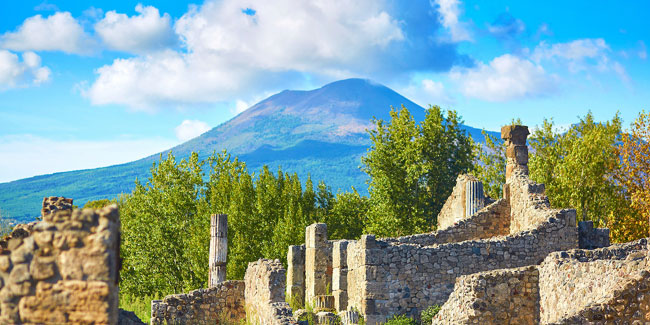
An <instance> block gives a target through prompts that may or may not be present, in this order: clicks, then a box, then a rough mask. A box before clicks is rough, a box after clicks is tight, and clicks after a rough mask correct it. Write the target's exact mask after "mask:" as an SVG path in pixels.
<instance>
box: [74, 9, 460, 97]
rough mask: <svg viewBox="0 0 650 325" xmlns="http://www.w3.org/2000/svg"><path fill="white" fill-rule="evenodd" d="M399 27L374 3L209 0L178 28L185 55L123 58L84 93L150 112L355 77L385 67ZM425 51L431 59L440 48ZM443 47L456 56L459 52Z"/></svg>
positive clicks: (400, 32)
mask: <svg viewBox="0 0 650 325" xmlns="http://www.w3.org/2000/svg"><path fill="white" fill-rule="evenodd" d="M246 8H250V9H252V10H254V11H255V13H254V14H252V15H251V14H250V13H251V12H249V14H247V13H245V12H243V11H244V10H245V9H246ZM400 24H401V23H400V22H399V21H398V20H397V19H395V18H394V17H392V16H391V15H390V14H389V13H388V12H387V11H386V10H385V8H383V7H382V4H381V3H379V2H376V1H374V0H364V1H354V2H348V1H346V0H339V1H325V2H295V1H290V0H283V1H275V2H268V1H254V2H252V3H251V1H243V0H226V1H219V2H216V1H209V2H206V3H205V4H204V5H203V6H201V7H193V8H192V9H190V11H189V12H188V13H186V14H185V15H184V16H183V17H181V18H180V19H179V20H178V21H177V23H176V24H175V31H176V33H177V34H178V35H179V37H180V39H181V40H182V45H183V47H184V49H183V51H172V50H166V51H160V52H156V53H150V54H147V55H142V56H138V57H134V58H128V59H117V60H115V61H114V62H113V63H112V64H110V65H106V66H103V67H101V68H99V69H97V70H96V72H97V74H98V77H97V79H96V80H95V82H94V83H92V84H91V86H90V88H89V89H86V91H85V94H86V95H87V96H88V97H89V98H90V100H91V102H92V103H93V104H95V105H102V104H110V103H113V104H124V105H128V106H131V107H134V108H144V109H147V108H149V109H151V108H153V107H157V106H161V105H172V106H173V105H184V104H188V103H189V104H194V103H205V102H216V101H224V100H225V101H230V100H235V99H239V98H246V99H248V98H247V96H249V94H251V93H255V92H260V91H269V90H276V89H269V87H275V85H277V81H278V80H284V81H287V80H290V79H291V80H301V78H304V74H305V73H307V74H316V75H321V76H327V75H329V76H337V77H340V76H341V75H344V76H351V75H357V74H356V73H354V72H351V69H354V70H355V71H366V72H367V71H375V70H376V69H383V68H384V64H383V63H384V62H383V61H381V60H382V59H385V58H386V57H387V55H394V53H393V49H392V48H391V46H392V45H393V44H394V43H395V42H403V41H404V37H405V34H404V32H403V30H402V29H401V28H400ZM403 43H404V44H406V42H403ZM424 49H426V50H427V51H425V52H426V53H427V54H426V55H429V56H430V55H432V54H431V53H432V52H433V51H434V50H435V49H432V50H429V49H428V48H426V47H424ZM445 50H449V51H451V52H450V53H451V55H452V57H451V58H453V55H455V52H454V51H455V49H454V48H453V47H451V48H449V49H447V48H445ZM423 52H424V50H423ZM407 53H408V52H407ZM445 59H447V60H449V61H452V60H451V59H448V58H445ZM429 61H430V62H434V61H433V60H429ZM438 61H443V60H438ZM414 64H415V63H414ZM417 64H420V63H417ZM406 69H408V67H405V68H403V69H402V70H406ZM285 87H286V85H285Z"/></svg>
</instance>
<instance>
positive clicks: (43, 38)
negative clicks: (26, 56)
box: [0, 12, 96, 54]
mask: <svg viewBox="0 0 650 325" xmlns="http://www.w3.org/2000/svg"><path fill="white" fill-rule="evenodd" d="M95 46H96V42H95V41H94V40H93V39H92V38H91V37H90V35H88V34H87V33H86V32H84V29H83V27H82V26H81V25H80V24H79V22H78V21H77V20H76V19H74V18H73V17H72V15H70V13H69V12H57V13H55V14H53V15H51V16H49V17H47V18H43V17H42V16H41V15H36V16H33V17H30V18H27V19H25V21H24V22H23V24H22V25H20V27H18V29H17V30H16V31H14V32H7V33H5V34H3V35H2V36H0V47H3V48H6V49H9V50H14V51H63V52H66V53H76V54H89V53H92V52H93V51H94V50H95V49H96V47H95Z"/></svg>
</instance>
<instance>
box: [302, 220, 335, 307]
mask: <svg viewBox="0 0 650 325" xmlns="http://www.w3.org/2000/svg"><path fill="white" fill-rule="evenodd" d="M331 251H332V248H331V244H330V243H329V242H328V241H327V225H326V224H324V223H315V224H313V225H310V226H308V227H307V229H306V231H305V303H312V304H313V303H314V302H313V301H314V297H315V296H322V295H327V294H329V292H328V289H329V290H330V291H331V283H332V254H331Z"/></svg>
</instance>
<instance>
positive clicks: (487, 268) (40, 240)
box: [0, 126, 650, 324]
mask: <svg viewBox="0 0 650 325" xmlns="http://www.w3.org/2000/svg"><path fill="white" fill-rule="evenodd" d="M527 135H528V129H527V128H526V127H522V126H506V127H504V128H503V129H502V137H503V138H504V139H505V140H506V144H507V146H508V148H507V151H506V154H507V170H506V173H507V179H506V184H504V188H503V189H504V190H503V193H504V195H503V198H501V199H497V200H494V199H491V198H488V197H486V196H485V195H484V193H483V190H482V184H481V183H480V182H478V181H477V180H476V178H474V177H472V176H471V175H460V176H459V177H458V179H457V184H456V186H455V187H454V189H453V191H452V194H451V195H450V197H449V198H448V200H447V201H446V203H445V205H444V206H443V209H442V210H441V212H440V215H439V216H438V222H439V230H438V231H435V232H431V233H426V234H417V235H411V236H403V237H397V238H376V237H375V236H373V235H364V236H362V237H361V238H360V239H359V240H336V241H332V240H328V238H327V225H325V224H313V225H311V226H309V227H307V228H306V232H305V244H304V245H297V246H290V247H289V249H288V252H287V262H288V266H287V268H286V269H285V268H284V267H283V266H282V264H281V263H280V262H279V261H278V260H275V261H271V260H265V259H260V260H258V261H256V262H252V263H250V264H249V265H248V268H247V270H246V275H245V278H244V280H243V281H242V280H240V281H225V279H226V274H225V265H226V256H227V244H228V243H227V231H228V230H227V228H228V224H227V216H225V215H213V216H212V217H211V240H210V257H209V272H210V273H209V283H208V284H209V288H207V289H198V290H194V291H191V292H189V293H186V294H176V295H170V296H167V297H165V298H164V299H163V300H155V301H152V305H151V308H152V318H151V323H152V324H165V323H167V324H208V323H209V324H214V323H218V324H227V323H232V322H233V321H234V322H236V321H238V320H241V319H243V318H246V319H248V320H249V321H250V322H252V323H255V324H298V323H304V321H302V322H299V321H298V320H297V318H298V316H299V315H300V314H304V313H305V312H306V311H305V310H297V311H293V310H292V309H291V308H290V307H289V304H288V303H287V301H292V302H301V303H303V304H308V305H311V306H313V307H314V310H315V311H316V312H317V313H316V314H315V315H313V319H314V321H315V323H317V324H327V323H330V322H332V321H334V319H335V318H336V317H338V318H339V319H340V320H341V322H342V323H343V324H357V323H358V322H359V319H360V318H363V319H364V320H365V323H366V324H380V323H382V322H385V321H386V320H387V319H388V318H389V317H390V316H392V315H396V314H405V315H408V316H411V317H414V318H416V319H417V318H419V315H420V313H421V312H422V311H423V310H424V309H426V308H427V307H429V306H432V305H440V306H442V308H441V310H440V312H439V313H438V315H437V316H436V317H435V318H434V319H433V324H504V323H516V324H584V323H603V324H605V323H630V324H632V323H635V324H636V323H639V324H641V323H644V322H645V323H647V322H650V256H649V253H648V248H649V242H648V239H647V238H645V239H641V240H637V241H635V242H631V243H626V244H618V245H610V243H609V231H608V230H607V229H594V228H593V223H591V222H580V223H576V213H575V210H573V209H552V208H551V207H550V204H549V201H548V198H547V197H546V195H544V185H543V184H537V183H535V182H533V181H531V180H530V179H529V178H528V167H527V163H528V153H527V147H526V136H527ZM42 217H43V220H42V221H40V222H34V223H30V224H27V225H19V226H17V227H16V228H15V229H14V231H12V233H11V234H10V235H9V236H7V237H5V238H3V239H2V240H0V323H2V324H5V323H13V324H20V323H44V324H57V323H80V324H115V323H120V324H134V323H138V320H137V318H136V319H134V320H129V319H127V317H126V315H125V314H126V313H125V312H123V311H120V310H119V309H118V292H119V288H118V282H117V281H118V278H119V274H118V272H119V268H120V258H119V243H120V235H119V234H120V221H119V213H118V210H117V206H115V205H112V206H109V207H106V208H103V209H99V210H92V209H85V210H72V200H71V199H64V198H58V197H50V198H45V199H44V202H43V210H42ZM337 314H338V315H337ZM123 316H124V317H123Z"/></svg>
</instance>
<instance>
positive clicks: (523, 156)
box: [501, 125, 530, 181]
mask: <svg viewBox="0 0 650 325" xmlns="http://www.w3.org/2000/svg"><path fill="white" fill-rule="evenodd" d="M529 134H530V132H528V127H527V126H524V125H506V126H504V127H502V128H501V138H502V139H503V140H505V141H506V146H507V148H506V159H507V160H506V181H507V180H508V179H509V178H510V176H512V174H513V173H514V172H517V173H521V174H524V175H528V147H527V146H526V138H527V137H528V135H529Z"/></svg>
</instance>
